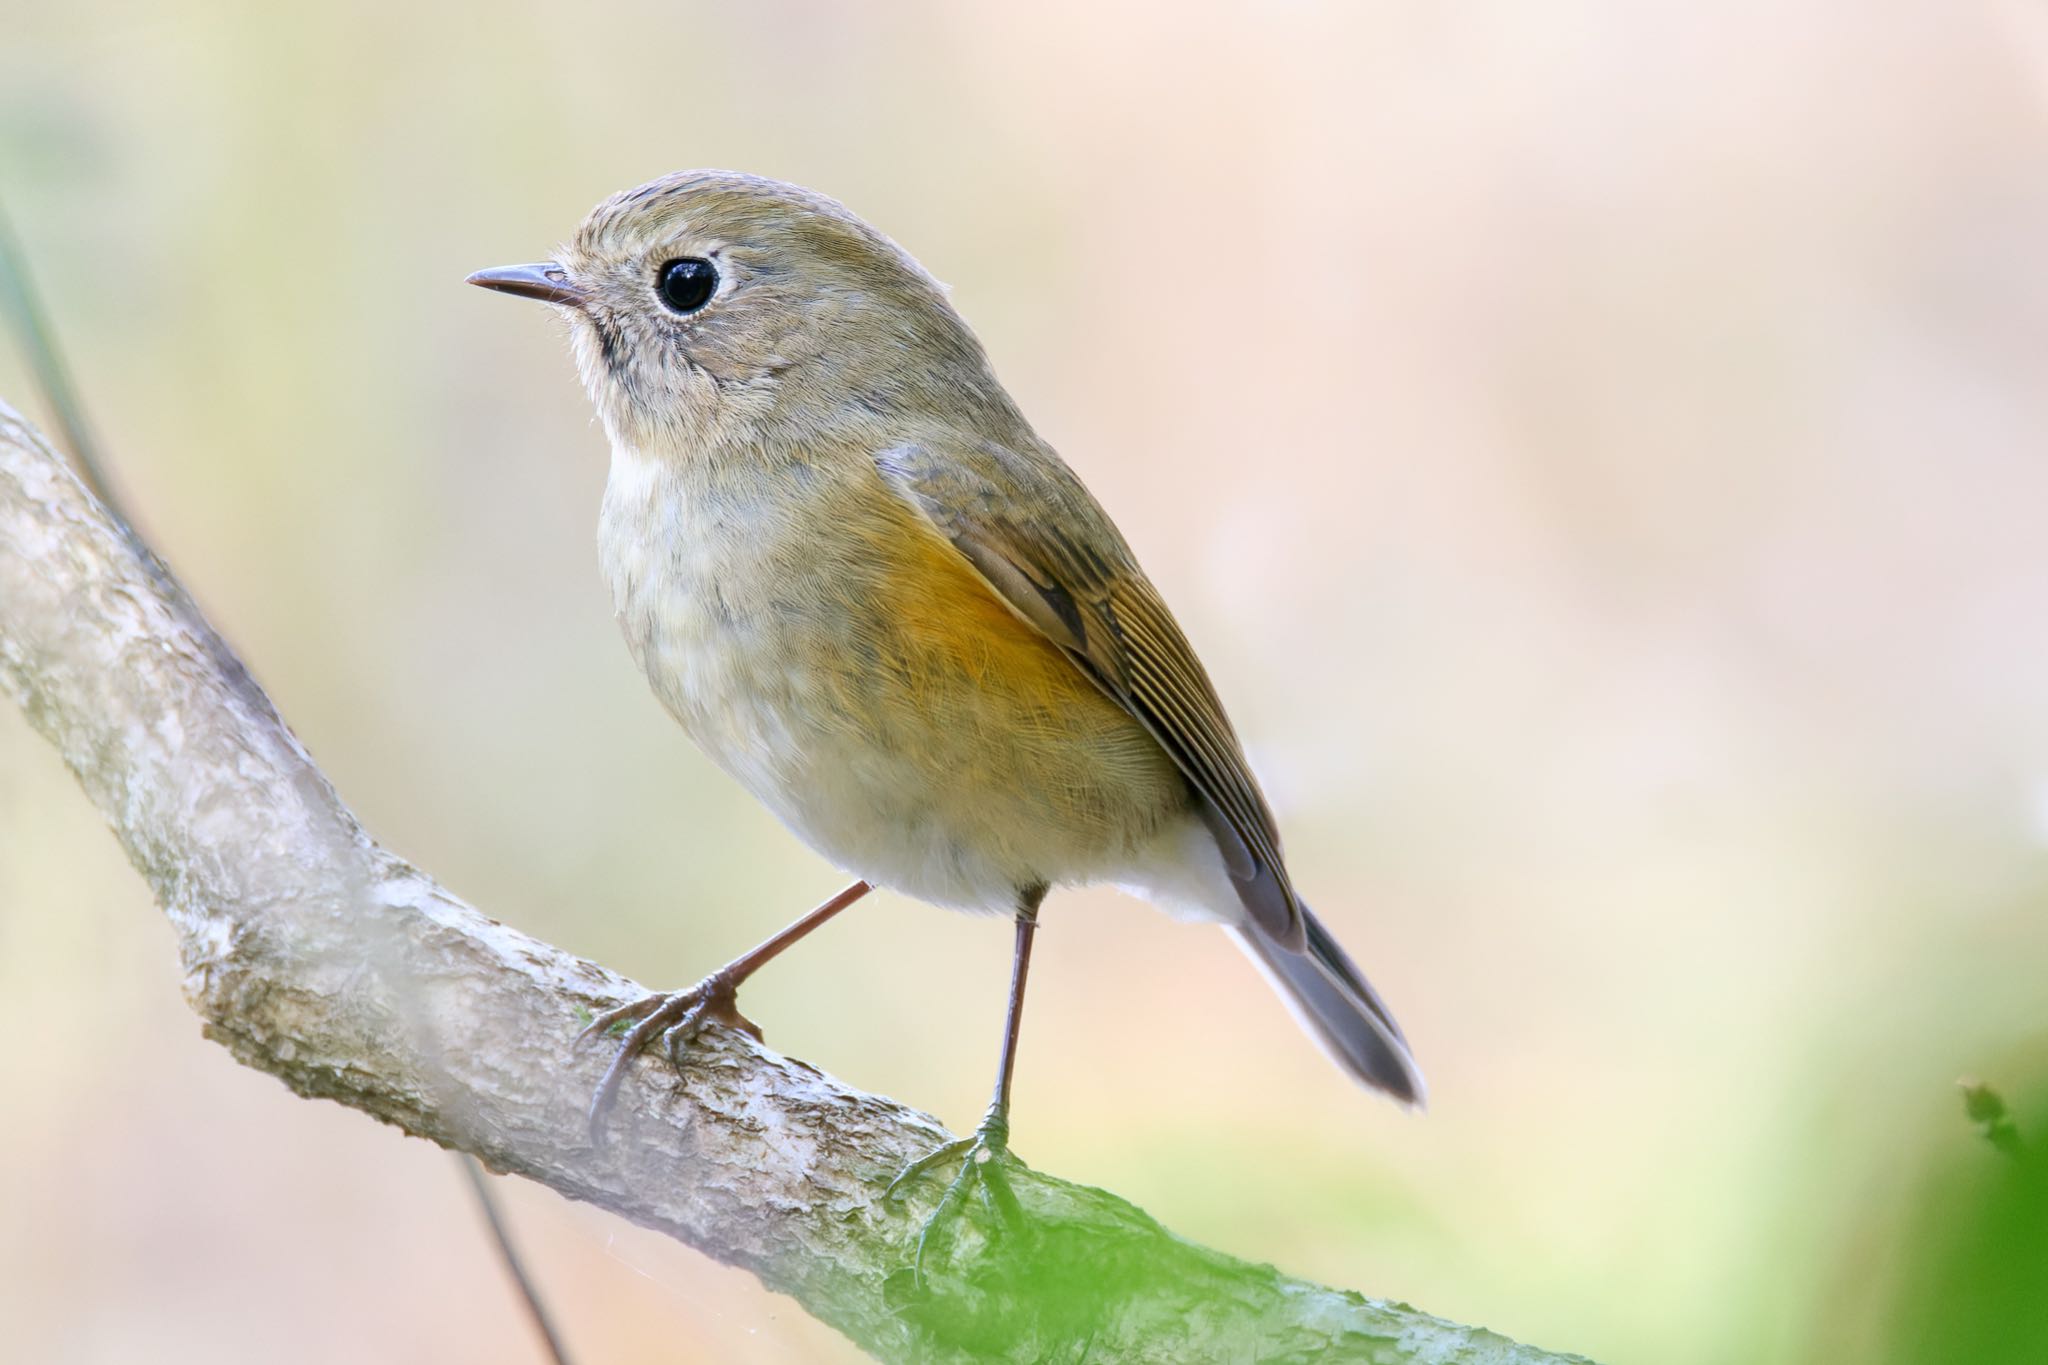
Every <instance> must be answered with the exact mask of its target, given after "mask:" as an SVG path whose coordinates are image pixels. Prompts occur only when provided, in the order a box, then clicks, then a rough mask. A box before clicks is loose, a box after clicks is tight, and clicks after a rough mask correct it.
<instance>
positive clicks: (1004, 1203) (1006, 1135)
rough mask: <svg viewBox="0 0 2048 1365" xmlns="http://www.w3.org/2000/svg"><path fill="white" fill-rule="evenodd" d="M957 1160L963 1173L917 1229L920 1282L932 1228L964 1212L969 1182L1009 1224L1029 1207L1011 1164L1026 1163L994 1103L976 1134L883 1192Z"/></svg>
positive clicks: (1016, 1223)
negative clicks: (1020, 1198)
mask: <svg viewBox="0 0 2048 1365" xmlns="http://www.w3.org/2000/svg"><path fill="white" fill-rule="evenodd" d="M953 1161H958V1162H959V1163H960V1170H959V1173H958V1174H956V1175H955V1176H954V1177H953V1179H952V1181H951V1183H949V1184H948V1185H947V1186H946V1192H945V1193H944V1194H943V1195H941V1196H940V1197H939V1206H938V1207H937V1208H935V1209H933V1210H932V1212H931V1216H930V1217H929V1218H927V1219H925V1220H924V1227H923V1228H922V1229H920V1230H919V1232H918V1234H917V1258H916V1260H915V1261H913V1262H912V1263H911V1270H912V1272H913V1273H914V1274H915V1275H916V1277H917V1280H918V1282H919V1283H920V1284H922V1283H923V1282H924V1254H925V1249H926V1248H927V1247H928V1246H929V1245H930V1244H931V1240H932V1234H933V1233H934V1232H936V1231H938V1230H939V1229H940V1228H942V1227H944V1226H945V1225H946V1223H947V1222H948V1221H950V1220H951V1219H952V1218H953V1217H955V1216H956V1215H957V1214H958V1213H959V1212H960V1205H961V1204H962V1202H963V1201H965V1199H966V1198H967V1191H968V1189H969V1187H970V1186H971V1187H972V1188H973V1189H974V1191H975V1192H976V1193H977V1194H979V1195H980V1196H981V1203H982V1207H983V1208H985V1209H987V1210H989V1211H990V1212H991V1213H994V1214H996V1215H998V1216H999V1217H1000V1218H1001V1219H1002V1222H1003V1224H1004V1226H1006V1227H1010V1228H1016V1227H1020V1226H1022V1224H1023V1222H1024V1210H1023V1208H1022V1206H1021V1205H1019V1204H1018V1203H1017V1194H1016V1191H1014V1190H1012V1189H1011V1188H1010V1168H1011V1167H1022V1166H1023V1165H1024V1163H1023V1162H1022V1161H1020V1160H1018V1159H1017V1158H1016V1157H1015V1156H1013V1155H1011V1153H1010V1123H1009V1118H1008V1116H1007V1115H1004V1114H1002V1113H999V1112H998V1111H996V1110H993V1109H991V1110H990V1111H989V1112H988V1114H987V1116H986V1117H984V1118H983V1119H982V1121H981V1126H980V1127H978V1128H976V1129H975V1130H974V1134H973V1136H972V1137H964V1138H957V1139H955V1140H954V1141H952V1142H949V1143H947V1144H945V1145H944V1146H943V1147H939V1148H936V1149H934V1150H932V1151H930V1152H927V1153H925V1154H924V1155H923V1156H921V1157H919V1158H918V1159H917V1160H915V1161H913V1162H911V1163H910V1164H909V1165H908V1166H905V1167H904V1168H903V1169H902V1170H901V1171H900V1172H898V1173H897V1176H896V1178H895V1179H894V1180H892V1181H890V1182H889V1188H888V1189H887V1190H886V1191H884V1192H883V1197H884V1198H887V1199H895V1198H899V1197H900V1196H901V1195H902V1193H903V1191H904V1190H905V1189H906V1188H908V1187H909V1186H910V1185H912V1184H915V1183H916V1182H917V1181H919V1180H921V1179H923V1178H924V1177H925V1176H926V1175H927V1174H929V1173H930V1172H931V1171H933V1170H935V1169H936V1168H938V1167H940V1166H944V1165H946V1164H947V1163H949V1162H953Z"/></svg>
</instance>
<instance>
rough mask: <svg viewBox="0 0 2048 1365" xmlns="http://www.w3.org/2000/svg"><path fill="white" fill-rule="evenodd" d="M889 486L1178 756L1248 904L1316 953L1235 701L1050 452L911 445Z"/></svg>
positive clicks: (895, 464)
mask: <svg viewBox="0 0 2048 1365" xmlns="http://www.w3.org/2000/svg"><path fill="white" fill-rule="evenodd" d="M875 463H876V468H877V469H878V471H879V472H880V473H881V475H882V478H883V481H884V482H885V483H887V484H888V485H889V486H890V487H891V488H893V489H894V490H895V491H896V492H897V493H898V494H899V495H900V496H902V497H903V498H904V499H905V501H907V502H908V503H909V504H910V505H911V507H913V508H914V509H916V510H917V511H918V512H919V513H921V514H922V515H923V516H924V518H925V519H926V520H927V521H929V522H930V523H931V524H932V525H933V526H934V527H935V528H936V529H937V530H938V531H939V532H940V533H941V534H942V535H944V536H945V537H946V539H948V540H949V541H951V542H952V544H953V545H954V547H955V548H956V549H958V550H959V551H960V553H961V554H962V555H963V556H965V558H966V559H967V561H968V562H969V563H970V564H972V565H973V566H974V567H975V569H976V570H977V572H979V573H980V575H981V577H982V579H983V580H984V581H986V582H987V583H988V585H989V587H990V589H991V590H992V591H993V592H994V593H995V594H996V596H997V597H998V598H999V599H1001V600H1002V601H1003V602H1005V603H1007V604H1008V606H1009V607H1010V609H1011V611H1013V612H1014V613H1015V614H1016V615H1017V616H1018V617H1020V618H1021V619H1022V620H1024V621H1025V622H1026V623H1027V624H1029V625H1031V626H1032V627H1033V628H1034V629H1036V630H1038V631H1039V632H1040V633H1041V634H1043V635H1044V636H1045V637H1046V638H1047V639H1049V640H1051V641H1052V642H1053V643H1054V644H1056V645H1058V646H1059V647H1060V648H1061V649H1062V650H1063V651H1064V652H1065V653H1066V655H1067V657H1068V658H1069V659H1071V660H1073V662H1074V664H1075V665H1076V666H1077V667H1078V668H1080V669H1081V670H1082V671H1083V672H1084V673H1085V674H1087V676H1088V677H1089V678H1090V679H1092V680H1093V681H1094V682H1095V684H1096V686H1098V687H1100V688H1101V689H1102V690H1103V692H1104V693H1105V694H1107V695H1108V696H1109V697H1110V698H1111V699H1112V700H1114V701H1115V702H1116V703H1117V704H1118V705H1120V706H1122V707H1123V708H1124V709H1125V710H1126V711H1128V712H1129V713H1130V714H1131V716H1132V717H1133V718H1135V719H1136V720H1137V721H1138V722H1139V723H1140V724H1142V725H1143V726H1144V727H1145V728H1146V730H1147V731H1149V732H1150V733H1151V735H1152V736H1153V738H1154V739H1156V740H1157V741H1158V742H1159V744H1160V747H1162V748H1163V749H1165V750H1166V752H1167V754H1168V755H1169V756H1170V757H1172V759H1173V761H1174V763H1175V764H1176V765H1177V766H1178V767H1179V768H1180V770H1181V772H1182V773H1183V774H1184V775H1185V776H1186V778H1187V780H1188V784H1189V786H1190V787H1191V788H1192V789H1193V790H1194V792H1195V794H1196V795H1197V797H1199V798H1200V800H1201V802H1202V805H1203V810H1202V814H1203V818H1204V820H1205V821H1206V823H1207V824H1208V826H1209V828H1210V830H1211V831H1212V832H1213V833H1214V834H1215V835H1216V841H1217V846H1218V848H1219V849H1220V850H1221V851H1222V853H1223V858H1224V862H1225V864H1226V865H1227V866H1228V867H1229V868H1230V872H1231V875H1232V877H1233V878H1234V879H1235V880H1236V882H1237V886H1238V893H1239V896H1240V898H1241V899H1242V900H1243V902H1244V905H1245V908H1246V909H1247V910H1248V911H1249V912H1250V914H1251V916H1252V918H1253V920H1254V922H1255V923H1257V924H1258V925H1259V927H1260V928H1261V929H1263V930H1264V931H1265V932H1266V933H1267V934H1269V935H1270V936H1271V937H1272V938H1273V939H1274V940H1276V941H1277V942H1278V943H1279V944H1280V945H1282V946H1284V947H1287V948H1289V949H1292V950H1293V951H1296V952H1300V951H1302V950H1303V948H1304V945H1305V941H1306V939H1305V930H1304V928H1303V923H1302V908H1301V902H1300V900H1299V899H1298V898H1297V897H1296V896H1295V894H1294V890H1293V887H1292V886H1291V885H1290V884H1289V882H1288V879H1287V872H1286V868H1285V865H1284V864H1283V863H1282V861H1281V856H1280V835H1279V832H1278V830H1277V829H1276V828H1275V827H1274V823H1273V814H1272V811H1271V810H1270V809H1268V807H1267V805H1266V800H1265V797H1264V796H1263V795H1262V794H1261V793H1260V791H1259V786H1258V781H1257V779H1255V778H1254V777H1253V776H1252V772H1251V767H1250V765H1249V764H1248V763H1246V761H1245V757H1244V749H1243V747H1242V746H1241V745H1240V744H1239V742H1238V739H1237V734H1236V732H1235V731H1234V730H1233V729H1232V728H1231V725H1230V720H1229V718H1228V717H1227V716H1226V715H1225V714H1224V712H1223V703H1222V702H1221V701H1220V700H1219V699H1218V698H1217V696H1216V689H1215V687H1214V685H1213V684H1211V683H1210V681H1209V675H1208V674H1207V673H1206V672H1204V671H1203V668H1202V665H1201V662H1200V661H1199V660H1198V659H1197V658H1196V657H1195V652H1194V649H1193V647H1192V646H1190V645H1189V644H1188V641H1187V637H1186V636H1185V635H1183V634H1182V633H1181V629H1180V626H1179V624H1178V623H1176V622H1175V621H1174V619H1173V614H1172V613H1171V612H1170V611H1168V610H1167V606H1166V603H1165V601H1164V600H1163V599H1161V598H1160V596H1159V593H1158V591H1157V590H1156V589H1154V588H1153V586H1152V585H1151V583H1150V582H1148V581H1147V580H1146V578H1145V575H1144V572H1143V570H1141V569H1140V568H1139V567H1138V564H1137V561H1136V559H1135V558H1134V557H1133V556H1132V554H1131V551H1130V547H1129V546H1128V545H1126V544H1125V543H1124V540H1123V537H1122V536H1121V535H1119V534H1118V533H1117V530H1116V527H1115V526H1114V525H1113V524H1112V523H1111V522H1110V520H1109V517H1108V514H1107V513H1105V512H1104V511H1103V510H1102V508H1101V506H1100V505H1099V504H1097V503H1096V501H1095V499H1094V498H1093V497H1092V496H1090V494H1089V493H1088V491H1087V489H1085V488H1083V487H1082V486H1081V482H1080V480H1078V479H1076V478H1075V477H1074V475H1073V472H1072V471H1071V470H1069V469H1068V468H1067V467H1066V465H1065V464H1063V463H1061V461H1060V460H1059V458H1058V457H1057V456H1056V455H1053V454H1052V453H1051V452H1050V451H1038V452H1034V453H1031V454H1020V453H1018V452H1016V451H1012V450H1009V449H1007V448H1004V447H1000V446H995V445H992V444H989V443H987V442H979V441H977V442H964V443H962V444H961V445H959V446H958V447H952V448H934V447H932V446H929V445H912V446H899V447H896V448H893V449H890V450H887V451H883V452H882V453H881V454H879V455H878V456H877V457H876V462H875Z"/></svg>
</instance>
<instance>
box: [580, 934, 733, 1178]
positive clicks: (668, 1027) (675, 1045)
mask: <svg viewBox="0 0 2048 1365" xmlns="http://www.w3.org/2000/svg"><path fill="white" fill-rule="evenodd" d="M738 991H739V987H738V985H737V984H736V983H735V982H734V981H733V980H732V978H731V977H730V976H729V975H727V974H726V973H725V972H724V971H716V972H713V973H712V974H711V975H710V976H707V977H705V978H704V979H703V980H702V981H700V982H698V983H697V984H696V985H694V986H692V987H690V988H689V989H688V990H682V991H653V992H650V993H649V994H647V995H643V996H641V997H640V998H639V999H638V1000H631V1001H628V1002H627V1003H625V1004H623V1005H619V1006H617V1007H616V1008H613V1009H608V1010H606V1011H605V1012H604V1013H602V1014H600V1015H598V1016H597V1017H596V1018H595V1019H592V1020H591V1021H590V1023H589V1024H587V1025H586V1026H585V1027H584V1029H583V1031H582V1032H581V1033H579V1034H577V1035H576V1041H577V1043H579V1044H581V1043H585V1042H588V1041H589V1040H590V1039H592V1038H595V1037H598V1036H601V1035H603V1034H605V1033H609V1032H610V1031H611V1030H612V1029H614V1028H616V1027H617V1026H618V1025H620V1024H622V1023H625V1022H627V1021H629V1020H630V1021H632V1023H633V1027H632V1028H631V1029H630V1030H628V1031H627V1033H626V1036H625V1038H624V1040H623V1041H621V1042H620V1044H619V1050H618V1052H617V1053H615V1054H614V1055H613V1057H612V1064H611V1065H610V1066H609V1067H606V1068H605V1073H604V1079H603V1080H601V1081H599V1082H598V1085H597V1093H596V1094H594V1095H592V1096H591V1099H590V1141H591V1145H592V1146H597V1147H601V1146H603V1145H604V1119H605V1114H606V1112H607V1111H609V1110H610V1108H611V1105H612V1101H613V1099H615V1098H616V1097H617V1095H618V1093H619V1086H620V1084H621V1083H622V1082H623V1081H624V1080H625V1078H626V1068H627V1067H629V1066H630V1065H632V1062H633V1059H634V1058H635V1057H637V1056H639V1055H640V1054H641V1052H643V1051H645V1050H646V1048H647V1045H648V1044H649V1043H651V1042H653V1041H654V1040H655V1039H656V1038H657V1037H659V1038H662V1039H663V1040H664V1043H665V1046H666V1047H667V1049H668V1055H669V1060H670V1061H672V1062H674V1063H675V1064H676V1065H678V1066H680V1065H682V1061H683V1049H684V1047H686V1046H687V1045H688V1044H689V1042H690V1040H691V1039H693V1038H695V1037H696V1036H697V1035H698V1034H699V1033H701V1032H703V1030H704V1026H705V1025H706V1024H708V1023H714V1022H716V1023H720V1024H724V1025H725V1026H726V1027H728V1028H736V1029H739V1030H740V1031H741V1032H743V1033H746V1034H748V1035H750V1036H751V1037H753V1038H754V1039H755V1040H756V1041H759V1040H760V1037H761V1030H760V1029H759V1028H758V1027H757V1026H756V1025H755V1024H754V1022H753V1021H752V1020H751V1019H748V1018H747V1017H746V1016H745V1015H744V1014H741V1013H740V1011H739V1005H738V998H739V996H738Z"/></svg>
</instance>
